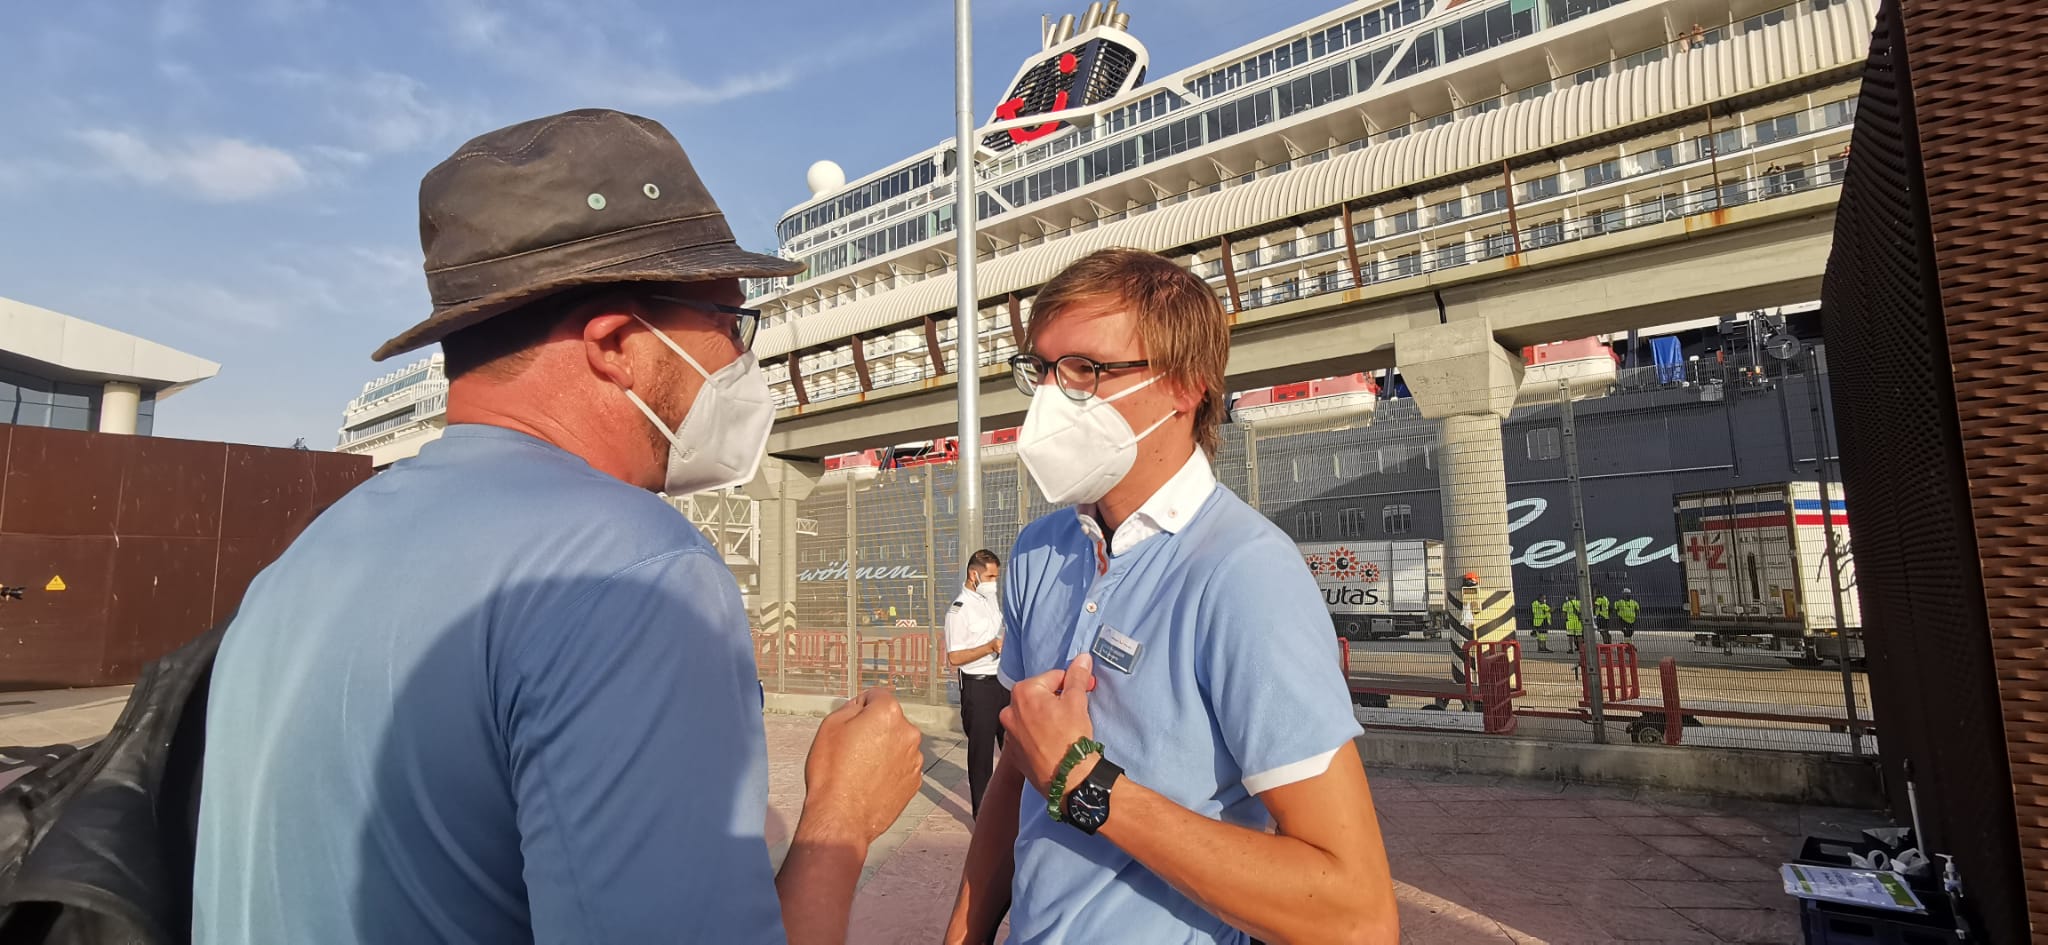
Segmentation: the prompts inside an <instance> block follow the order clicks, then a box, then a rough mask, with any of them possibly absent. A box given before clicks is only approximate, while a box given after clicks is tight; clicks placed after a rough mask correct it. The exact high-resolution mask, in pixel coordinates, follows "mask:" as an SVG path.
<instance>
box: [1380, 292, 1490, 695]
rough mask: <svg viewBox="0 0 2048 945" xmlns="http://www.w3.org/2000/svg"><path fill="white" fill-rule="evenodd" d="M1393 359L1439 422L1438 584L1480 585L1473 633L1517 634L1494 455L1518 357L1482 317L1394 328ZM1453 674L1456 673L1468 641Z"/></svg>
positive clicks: (1470, 601)
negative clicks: (1474, 581) (1468, 580)
mask: <svg viewBox="0 0 2048 945" xmlns="http://www.w3.org/2000/svg"><path fill="white" fill-rule="evenodd" d="M1394 360H1395V363H1396V364H1397V365H1398V366H1399V367H1400V370H1401V377H1402V379H1403V380H1405V381H1406V382H1407V384H1408V390H1409V392H1410V393H1412V394H1414V395H1415V405H1416V406H1417V407H1418V408H1419V409H1420V410H1421V411H1422V415H1423V416H1424V417H1428V418H1431V419H1436V420H1441V421H1442V423H1443V427H1442V430H1443V434H1442V437H1441V442H1440V444H1439V448H1438V450H1437V454H1436V468H1437V477H1438V481H1439V482H1440V483H1441V485H1442V488H1443V507H1444V559H1445V561H1444V564H1445V571H1446V572H1447V573H1446V574H1445V575H1444V583H1445V585H1446V586H1447V589H1455V588H1458V587H1459V585H1460V582H1461V580H1462V579H1463V578H1464V577H1465V575H1467V574H1476V575H1477V576H1478V586H1477V587H1476V588H1474V589H1473V590H1472V591H1470V592H1468V593H1466V594H1465V595H1464V597H1465V600H1464V604H1465V605H1466V609H1467V611H1468V612H1469V613H1470V614H1471V621H1470V624H1469V625H1468V626H1467V627H1466V630H1465V632H1466V633H1469V635H1470V639H1471V640H1477V641H1482V642H1485V641H1497V640H1506V639H1509V638H1511V637H1512V636H1513V635H1514V632H1515V592H1514V575H1513V573H1512V565H1511V564H1509V561H1510V559H1511V558H1512V557H1513V552H1512V550H1511V549H1510V548H1509V544H1508V479H1507V469H1506V466H1505V465H1504V464H1503V462H1502V457H1501V439H1500V437H1501V433H1500V425H1501V421H1502V420H1505V419H1507V416H1508V412H1509V411H1511V410H1513V409H1514V405H1515V396H1516V394H1517V393H1519V392H1520V390H1521V386H1522V359H1521V358H1520V357H1517V356H1516V355H1514V354H1513V353H1511V352H1509V351H1508V350H1507V349H1505V348H1502V347H1501V346H1500V345H1499V344H1497V343H1495V342H1494V340H1493V330H1492V327H1491V326H1490V325H1489V324H1488V323H1487V322H1486V320H1485V319H1474V320H1470V321H1458V322H1450V323H1446V324H1441V325H1429V326H1426V327H1423V328H1416V329H1410V330H1408V331H1402V332H1396V333H1395V335H1394ZM1455 636H1457V635H1455V634H1454V639H1453V640H1452V647H1453V648H1454V649H1456V650H1458V651H1459V652H1458V653H1457V654H1456V655H1455V656H1454V658H1453V667H1454V669H1453V676H1454V677H1455V678H1462V677H1463V676H1464V671H1463V668H1462V667H1463V664H1464V660H1463V656H1464V654H1463V652H1462V651H1463V649H1464V644H1465V642H1466V641H1464V640H1458V639H1455Z"/></svg>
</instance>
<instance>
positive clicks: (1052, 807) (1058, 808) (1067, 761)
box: [1045, 735, 1102, 823]
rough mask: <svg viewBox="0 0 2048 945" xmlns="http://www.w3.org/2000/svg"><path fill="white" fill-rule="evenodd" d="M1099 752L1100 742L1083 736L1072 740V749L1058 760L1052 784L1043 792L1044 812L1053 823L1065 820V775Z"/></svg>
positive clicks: (1100, 748)
mask: <svg viewBox="0 0 2048 945" xmlns="http://www.w3.org/2000/svg"><path fill="white" fill-rule="evenodd" d="M1101 752H1102V743H1101V742H1098V741H1096V740H1094V739H1092V738H1089V737H1088V736H1086V735H1083V736H1081V737H1080V738H1077V739H1074V744H1073V747H1071V748H1068V749H1067V756H1066V757H1065V758H1061V759H1060V769H1059V770H1058V771H1056V772H1054V773H1053V776H1052V784H1051V785H1049V786H1048V788H1047V790H1046V792H1045V812H1046V813H1047V814H1050V815H1052V819H1053V822H1054V823H1059V822H1061V821H1064V820H1066V819H1067V810H1066V804H1064V803H1062V802H1063V801H1065V800H1066V797H1067V775H1068V774H1069V773H1071V772H1072V771H1073V770H1074V766H1075V765H1077V764H1080V763H1081V759H1083V758H1086V757H1088V756H1089V755H1095V754H1100V753H1101Z"/></svg>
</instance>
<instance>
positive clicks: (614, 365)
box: [574, 302, 643, 390]
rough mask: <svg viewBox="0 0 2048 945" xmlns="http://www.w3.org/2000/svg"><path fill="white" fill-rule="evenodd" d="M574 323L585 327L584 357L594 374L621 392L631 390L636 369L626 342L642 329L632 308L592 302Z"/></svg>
mask: <svg viewBox="0 0 2048 945" xmlns="http://www.w3.org/2000/svg"><path fill="white" fill-rule="evenodd" d="M574 320H575V321H580V322H581V323H582V326H583V328H582V331H581V333H580V340H581V341H582V342H583V358H584V361H585V363H586V364H588V365H589V367H590V371H591V373H593V374H596V375H597V376H599V377H602V378H604V379H605V381H607V382H608V383H610V384H612V385H614V386H616V387H618V388H620V389H622V390H632V389H633V382H634V377H633V367H632V365H631V364H630V363H628V359H627V357H626V351H625V342H626V339H627V338H628V337H630V336H631V335H632V334H633V333H634V332H635V331H636V330H643V329H642V327H641V325H640V323H639V322H638V321H637V320H635V319H634V317H633V312H632V309H631V307H630V306H629V305H626V304H624V303H613V304H599V303H596V302H593V303H591V307H590V308H589V310H588V311H585V312H578V313H576V315H575V318H574Z"/></svg>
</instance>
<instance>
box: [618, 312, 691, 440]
mask: <svg viewBox="0 0 2048 945" xmlns="http://www.w3.org/2000/svg"><path fill="white" fill-rule="evenodd" d="M633 320H634V321H636V322H639V323H640V326H641V327H642V328H645V329H647V331H648V333H650V334H652V335H653V336H654V337H655V338H656V339H658V340H660V341H661V343H662V344H665V345H667V346H668V349H669V350H670V351H673V352H675V353H676V355H677V356H678V357H680V358H682V359H683V360H684V361H686V362H688V363H689V365H690V366H691V367H693V368H696V369H697V373H698V374H702V375H703V376H704V379H705V380H707V381H708V380H710V379H711V375H710V374H709V373H706V372H705V370H704V365H701V364H698V363H697V359H696V358H693V357H690V352H688V351H684V350H683V346H682V345H679V344H676V340H675V339H674V338H670V337H669V336H668V333H667V332H664V331H662V330H661V329H659V328H656V327H654V326H653V325H650V324H648V323H647V319H644V318H641V317H640V316H638V315H635V316H633ZM626 399H627V400H630V401H632V402H633V406H635V407H638V408H640V412H641V413H643V414H646V415H647V419H648V420H649V421H650V422H652V423H653V424H654V428H655V429H657V430H660V431H661V435H662V436H665V437H667V438H668V443H669V445H670V446H678V445H680V442H679V439H678V437H677V436H676V431H674V430H671V429H669V427H668V421H666V420H663V419H661V415H660V414H657V413H655V412H654V408H653V407H649V406H647V401H645V400H642V399H640V395H639V394H637V393H635V392H634V391H632V390H630V389H629V390H627V391H626Z"/></svg>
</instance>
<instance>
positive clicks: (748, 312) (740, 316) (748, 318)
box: [648, 295, 761, 351]
mask: <svg viewBox="0 0 2048 945" xmlns="http://www.w3.org/2000/svg"><path fill="white" fill-rule="evenodd" d="M648 298H651V299H653V300H655V301H657V302H665V303H667V304H669V305H680V306H682V307H684V308H694V309H696V310H698V311H700V312H714V313H716V314H719V315H731V316H732V318H733V325H732V341H733V344H736V345H739V346H740V350H741V351H752V350H754V335H756V334H758V333H759V332H760V330H761V310H760V309H758V308H741V307H739V306H737V305H723V304H720V303H718V302H706V301H704V300H703V299H682V298H677V297H675V296H673V295H650V296H648Z"/></svg>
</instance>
